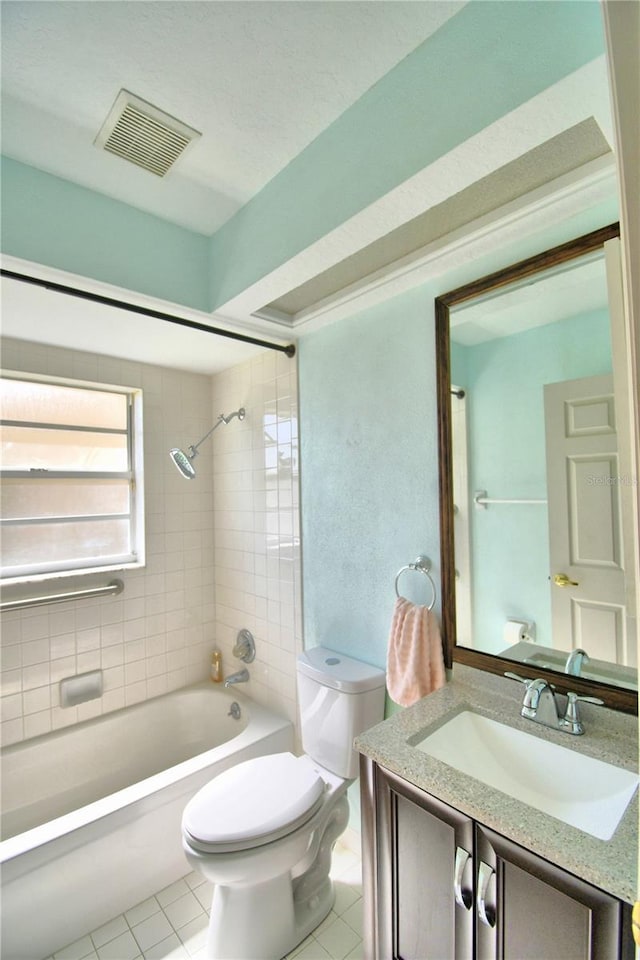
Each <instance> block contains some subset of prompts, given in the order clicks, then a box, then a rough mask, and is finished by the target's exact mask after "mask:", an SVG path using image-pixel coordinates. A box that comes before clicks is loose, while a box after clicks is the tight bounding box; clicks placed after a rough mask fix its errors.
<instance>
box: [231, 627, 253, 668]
mask: <svg viewBox="0 0 640 960" xmlns="http://www.w3.org/2000/svg"><path fill="white" fill-rule="evenodd" d="M233 655H234V657H237V658H238V660H242V662H243V663H253V661H254V660H255V658H256V644H255V640H254V639H253V635H252V633H251V631H250V630H247V629H246V628H245V629H244V630H240V632H239V633H238V636H237V637H236V645H235V647H234V648H233Z"/></svg>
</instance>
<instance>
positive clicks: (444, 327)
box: [435, 223, 638, 714]
mask: <svg viewBox="0 0 640 960" xmlns="http://www.w3.org/2000/svg"><path fill="white" fill-rule="evenodd" d="M619 236H620V226H619V224H618V223H613V224H610V225H609V226H607V227H602V228H601V229H600V230H595V231H593V232H592V233H589V234H586V235H585V236H583V237H579V238H578V239H576V240H571V241H569V242H568V243H564V244H561V245H560V246H558V247H554V248H553V249H551V250H547V251H545V252H544V253H541V254H537V255H536V256H533V257H529V258H528V259H526V260H521V261H520V262H519V263H516V264H513V265H512V266H509V267H505V268H504V269H502V270H498V271H497V272H496V273H492V274H490V275H489V276H486V277H482V278H481V279H479V280H475V281H473V282H472V283H468V284H465V285H464V286H462V287H458V288H457V289H455V290H451V291H450V292H449V293H445V294H443V295H442V296H440V297H437V298H436V301H435V311H436V328H435V330H436V368H437V393H438V450H439V489H440V558H441V559H440V565H441V591H442V593H441V597H442V635H443V646H444V657H445V665H446V667H447V668H448V669H451V667H452V666H453V663H454V661H455V662H456V663H464V664H467V665H468V666H471V667H476V668H477V669H479V670H486V671H487V672H489V673H496V674H504V673H505V671H507V670H511V671H513V670H514V668H515V671H516V672H517V671H518V669H519V665H518V663H517V662H516V661H514V660H508V659H506V658H504V657H500V656H496V655H494V654H489V653H482V652H480V651H477V650H472V649H470V648H468V647H458V646H456V595H455V589H456V587H455V548H454V528H453V513H454V503H453V470H452V467H453V463H452V459H453V458H452V441H451V367H450V336H449V312H450V309H451V307H453V306H456V305H458V304H460V303H463V302H465V301H467V300H471V299H472V298H473V297H476V296H478V294H485V293H487V291H490V290H497V289H499V288H500V287H503V286H506V285H507V284H509V283H512V282H514V281H517V280H522V279H524V278H525V277H528V276H532V275H533V274H536V273H540V272H541V271H543V270H547V269H548V268H550V267H554V266H557V265H559V264H562V263H565V262H567V261H569V260H574V259H577V258H578V257H580V256H582V255H584V254H587V253H590V252H592V251H594V250H597V249H598V248H600V247H602V245H603V244H604V243H605V241H607V240H610V239H611V238H612V237H619ZM525 673H526V670H525ZM535 675H536V676H537V677H543V678H544V679H546V680H548V681H549V682H550V683H553V684H554V685H555V687H556V688H557V690H558V691H559V692H560V693H566V692H567V691H568V690H574V691H575V692H576V693H578V694H584V695H586V696H596V697H599V698H600V699H602V700H604V703H605V706H607V707H610V708H612V709H614V710H621V711H624V712H626V713H636V714H637V712H638V694H637V693H636V692H635V691H633V690H625V689H623V688H620V687H615V686H613V685H611V684H607V683H600V682H598V681H594V680H586V679H584V678H582V677H574V676H572V677H568V676H567V675H566V674H563V673H559V672H556V671H553V670H546V669H539V668H536V670H535Z"/></svg>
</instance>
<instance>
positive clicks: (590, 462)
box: [449, 240, 637, 690]
mask: <svg viewBox="0 0 640 960" xmlns="http://www.w3.org/2000/svg"><path fill="white" fill-rule="evenodd" d="M616 242H617V241H615V240H614V241H613V243H614V244H615V243H616ZM609 259H610V263H609V285H610V284H611V269H612V268H611V255H609ZM611 321H612V310H611V309H610V295H609V290H608V283H607V264H606V262H605V252H604V248H603V247H600V248H599V249H597V250H594V251H591V252H589V253H587V254H586V255H583V256H580V257H578V258H577V259H573V260H570V261H568V262H564V263H561V264H558V265H556V266H555V267H550V268H548V269H544V270H542V271H541V272H539V273H536V274H535V275H533V276H528V277H526V278H525V279H522V280H519V281H517V282H512V283H509V284H506V285H504V286H501V287H499V288H498V289H490V290H488V291H487V292H486V293H484V294H480V295H478V296H475V297H472V298H471V299H468V300H465V301H464V302H461V303H458V304H455V305H452V306H451V307H450V310H449V335H450V372H451V460H452V472H453V500H454V517H453V534H454V542H455V594H456V609H455V619H456V636H457V645H458V646H463V647H466V648H470V649H472V650H476V651H481V652H483V653H487V654H493V655H498V656H501V657H504V658H507V659H513V660H517V661H520V662H522V663H526V664H530V665H531V666H532V667H533V666H535V667H536V668H537V669H540V668H547V669H551V670H554V671H559V672H563V673H568V674H573V675H574V676H581V677H583V678H584V679H591V680H596V681H600V682H604V683H608V684H614V685H616V686H620V687H622V688H625V689H631V690H635V689H637V664H636V659H635V649H636V645H635V632H634V630H633V629H632V627H633V625H634V623H635V610H634V606H635V596H634V589H633V583H632V582H630V578H626V577H625V569H632V567H631V566H630V565H629V557H628V556H626V555H625V547H626V549H627V551H628V550H629V548H630V540H631V529H630V528H629V526H627V543H626V544H625V535H624V531H625V515H626V512H627V509H630V507H629V498H630V494H631V492H632V483H633V478H632V477H631V476H630V475H628V473H625V465H624V461H625V443H627V442H628V441H627V440H626V439H625V438H626V437H627V436H628V434H626V433H625V423H624V407H625V402H624V399H625V398H624V391H623V387H624V385H623V384H621V383H619V382H618V383H617V382H616V380H619V379H620V376H621V373H623V371H620V369H619V365H618V364H619V361H618V358H617V357H616V356H615V353H616V351H615V349H614V348H613V346H612V332H611ZM614 344H615V337H614ZM530 669H531V668H530ZM523 672H524V671H523Z"/></svg>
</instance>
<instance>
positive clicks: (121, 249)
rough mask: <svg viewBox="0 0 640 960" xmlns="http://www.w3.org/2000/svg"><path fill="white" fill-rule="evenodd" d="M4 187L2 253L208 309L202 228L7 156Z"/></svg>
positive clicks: (204, 246)
mask: <svg viewBox="0 0 640 960" xmlns="http://www.w3.org/2000/svg"><path fill="white" fill-rule="evenodd" d="M1 186H2V252H3V253H7V254H11V255H12V256H14V257H22V258H23V259H25V260H31V261H33V262H35V263H43V264H46V265H47V266H50V267H56V268H57V269H59V270H68V271H69V272H70V273H77V274H79V275H80V276H85V277H91V278H92V279H94V280H100V281H103V282H105V283H114V284H116V285H117V286H119V287H124V288H125V289H130V290H136V291H137V292H139V293H144V294H148V295H149V296H154V297H160V298H161V299H163V300H169V301H172V302H176V303H180V304H184V305H185V306H188V307H193V308H195V309H198V310H206V309H207V307H208V244H209V240H208V238H207V237H204V236H203V235H202V234H198V233H194V232H192V231H191V230H185V229H183V228H182V227H177V226H175V224H171V223H168V222H167V221H166V220H161V219H160V218H159V217H154V216H152V215H151V214H149V213H143V212H142V211H141V210H136V209H135V207H131V206H129V205H128V204H126V203H119V202H118V201H117V200H112V199H110V198H109V197H105V196H104V195H103V194H100V193H96V192H95V191H93V190H87V189H85V188H84V187H79V186H77V185H76V184H73V183H70V182H69V181H68V180H61V179H60V178H59V177H53V176H51V174H48V173H43V172H42V171H41V170H36V169H35V168H34V167H29V166H27V165H26V164H24V163H18V162H17V161H16V160H10V159H9V158H7V157H3V158H2V167H1Z"/></svg>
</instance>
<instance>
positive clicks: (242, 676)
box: [224, 667, 249, 687]
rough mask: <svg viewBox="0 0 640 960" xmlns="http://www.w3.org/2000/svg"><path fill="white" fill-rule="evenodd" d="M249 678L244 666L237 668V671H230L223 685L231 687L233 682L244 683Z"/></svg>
mask: <svg viewBox="0 0 640 960" xmlns="http://www.w3.org/2000/svg"><path fill="white" fill-rule="evenodd" d="M248 679H249V671H248V670H247V668H246V667H245V668H244V669H243V670H238V672H237V673H231V674H230V675H229V676H228V677H227V679H226V680H225V682H224V685H225V687H231V686H232V685H233V684H234V683H246V682H247V680H248Z"/></svg>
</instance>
